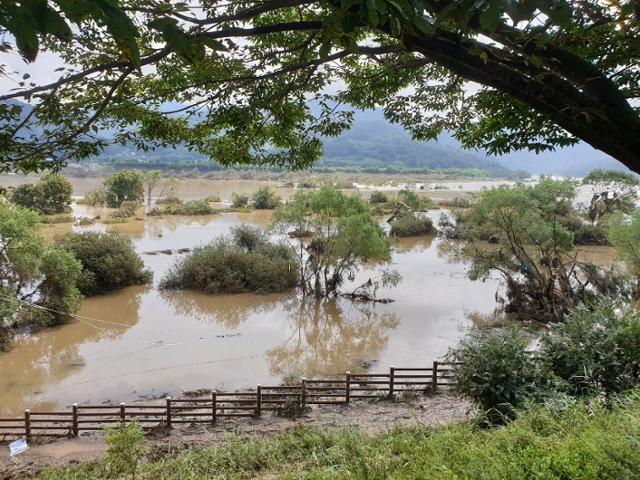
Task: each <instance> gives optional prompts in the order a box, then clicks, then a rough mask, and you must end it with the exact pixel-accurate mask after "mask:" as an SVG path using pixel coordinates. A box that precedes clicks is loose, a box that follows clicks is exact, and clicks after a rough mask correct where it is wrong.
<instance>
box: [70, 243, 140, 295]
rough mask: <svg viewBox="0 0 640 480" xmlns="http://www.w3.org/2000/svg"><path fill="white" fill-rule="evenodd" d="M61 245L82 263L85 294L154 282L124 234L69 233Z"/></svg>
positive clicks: (80, 281)
mask: <svg viewBox="0 0 640 480" xmlns="http://www.w3.org/2000/svg"><path fill="white" fill-rule="evenodd" d="M58 244H59V246H60V247H62V248H63V249H65V250H67V251H69V252H71V253H72V254H73V255H74V256H75V257H76V258H77V259H78V260H80V262H81V263H82V275H81V276H80V279H79V280H78V288H79V289H80V291H81V292H82V293H83V294H84V295H95V294H97V293H105V292H110V291H112V290H116V289H118V288H123V287H127V286H129V285H139V284H143V283H147V282H149V281H151V277H152V274H151V272H150V271H148V270H145V268H144V262H143V261H142V259H141V258H140V256H139V255H138V254H137V253H136V251H135V250H134V248H133V243H132V242H131V240H130V239H129V238H128V237H126V236H125V235H122V234H120V233H98V232H80V233H69V234H67V235H65V236H64V237H62V238H60V239H58Z"/></svg>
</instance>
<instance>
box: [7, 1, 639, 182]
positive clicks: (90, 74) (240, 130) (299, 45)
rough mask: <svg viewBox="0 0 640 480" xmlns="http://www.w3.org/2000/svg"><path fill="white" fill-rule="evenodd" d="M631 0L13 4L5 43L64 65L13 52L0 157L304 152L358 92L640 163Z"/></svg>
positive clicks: (433, 123)
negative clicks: (114, 148) (178, 150)
mask: <svg viewBox="0 0 640 480" xmlns="http://www.w3.org/2000/svg"><path fill="white" fill-rule="evenodd" d="M637 10H638V9H637V8H634V2H632V1H631V0H623V1H620V2H610V3H605V2H600V1H598V0H586V1H583V2H570V1H568V0H529V1H516V2H504V1H502V0H460V1H455V2H454V1H451V0H436V1H430V2H426V1H423V0H316V1H311V0H303V1H294V0H267V1H263V0H259V1H258V0H255V1H254V0H246V1H235V2H210V1H206V0H196V1H194V2H189V3H185V2H181V1H175V0H165V1H162V2H146V1H141V0H122V1H120V2H115V1H113V2H112V1H104V0H87V1H84V2H72V1H67V0H38V1H37V2H19V3H18V2H11V1H9V2H3V3H2V6H1V7H0V25H1V28H2V29H4V30H5V31H8V32H9V33H11V34H12V35H13V38H11V37H8V38H9V40H8V41H6V42H5V43H3V44H2V50H3V52H5V53H4V54H5V55H11V54H15V53H13V52H19V53H20V54H21V55H22V56H23V58H24V59H25V60H27V61H34V60H35V61H38V60H37V55H38V53H39V52H47V53H52V54H54V55H57V56H59V57H60V58H61V59H62V62H63V63H64V66H62V67H60V68H59V69H58V70H59V72H60V73H59V75H60V77H59V78H58V79H57V80H55V81H47V80H44V79H36V78H30V77H29V74H24V75H23V74H22V72H19V73H18V74H13V73H12V72H10V71H9V70H8V68H7V67H6V66H5V67H3V73H4V74H6V75H8V76H10V77H11V78H13V79H14V80H15V81H16V82H17V85H18V87H17V89H16V90H14V91H11V92H9V93H6V94H3V95H0V101H5V102H6V103H2V104H0V139H1V141H0V154H1V156H0V158H1V159H2V160H1V161H0V168H1V169H3V170H11V169H13V170H22V171H32V170H40V169H43V168H56V167H58V166H60V165H61V164H64V163H65V162H66V161H68V160H70V159H82V158H86V157H88V156H91V155H95V154H97V153H99V152H100V150H101V149H102V148H103V147H104V146H105V145H107V144H108V143H110V142H112V141H115V142H119V143H123V144H125V143H128V144H132V145H134V146H136V147H139V148H141V149H143V150H144V149H149V148H154V147H156V146H165V145H174V144H184V145H186V146H187V147H188V148H189V149H191V150H194V151H198V152H200V153H203V154H205V155H208V156H210V157H211V158H213V159H215V160H217V161H219V162H221V163H222V164H225V165H234V164H236V165H237V164H253V165H277V166H286V167H292V168H303V167H307V166H309V165H311V164H312V163H313V162H314V161H315V160H316V159H317V158H318V157H319V156H320V155H321V154H322V143H321V140H322V138H323V137H327V136H334V135H337V134H338V133H339V132H340V131H342V130H344V129H345V128H348V127H349V125H350V122H351V120H352V115H351V112H350V111H349V107H348V105H351V106H353V107H355V108H365V109H366V108H374V107H381V108H382V109H383V110H384V113H385V116H386V117H387V118H388V119H390V120H391V121H393V122H397V123H399V124H401V125H403V126H404V127H405V128H407V129H408V130H409V131H410V132H411V133H412V135H413V136H414V137H415V138H416V139H429V138H435V137H436V136H437V135H438V133H440V132H441V131H442V130H451V131H454V132H455V135H456V137H457V138H458V139H459V140H460V141H461V142H462V143H463V145H464V146H466V147H469V148H474V147H482V148H486V149H488V150H489V151H490V152H492V153H503V152H507V151H510V150H518V149H530V150H534V151H543V150H548V149H553V148H555V147H557V146H564V145H570V144H573V143H575V142H576V141H578V140H579V139H581V140H584V141H586V142H588V143H590V144H591V145H592V146H594V147H595V148H599V149H601V150H603V151H604V152H606V153H608V154H610V155H612V156H613V157H615V158H617V159H618V160H620V161H622V162H623V163H625V164H626V165H627V166H628V167H630V168H631V169H634V170H636V171H640V153H639V152H640V117H639V116H638V106H637V105H638V102H637V99H638V96H639V94H640V90H639V89H638V83H639V82H638V81H639V80H640V69H639V67H638V64H639V62H638V60H639V59H640V45H639V44H638V38H640V35H639V33H640V24H639V22H638V15H637V13H638V12H637ZM48 73H55V72H48ZM470 82H474V83H475V84H477V85H480V87H479V88H470ZM23 102H26V103H29V105H26V104H25V103H23ZM107 129H108V131H109V135H104V134H103V132H105V131H106V130H107Z"/></svg>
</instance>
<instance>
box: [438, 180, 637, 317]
mask: <svg viewBox="0 0 640 480" xmlns="http://www.w3.org/2000/svg"><path fill="white" fill-rule="evenodd" d="M574 197H575V186H574V184H573V183H572V182H570V181H556V180H551V179H542V180H541V181H540V182H539V183H538V184H536V185H534V186H525V185H520V186H517V187H515V188H506V187H501V188H496V189H492V190H487V191H484V192H481V193H480V194H479V195H478V198H477V201H476V203H475V204H474V205H473V206H472V207H471V208H470V209H469V211H468V212H466V213H463V214H459V216H458V219H457V223H456V225H455V226H453V225H446V223H445V224H442V225H441V226H442V230H443V233H444V235H448V236H451V237H456V238H463V239H467V240H472V241H473V242H472V243H471V244H465V243H460V242H453V243H450V244H449V245H448V247H451V253H452V254H453V255H454V256H456V257H457V258H459V259H462V260H467V261H470V262H471V265H470V271H469V276H470V278H472V279H474V280H484V279H486V278H488V277H489V276H490V275H494V274H497V275H499V276H500V277H501V278H502V279H503V280H504V282H505V284H506V289H505V293H506V310H507V312H512V313H515V314H517V315H518V316H519V317H520V318H523V319H529V320H532V321H536V322H549V321H561V320H562V319H563V318H564V316H565V315H567V314H568V313H570V312H571V311H572V310H573V309H574V308H575V307H577V306H578V305H580V304H581V303H583V302H585V301H587V300H588V299H595V298H596V297H599V296H608V297H611V298H617V297H619V296H623V295H625V294H626V293H628V292H627V285H626V284H625V282H624V281H623V279H622V278H620V277H619V275H618V273H617V272H615V271H614V270H605V269H603V268H600V267H597V266H596V265H593V264H591V263H589V262H583V261H580V260H579V259H578V256H577V255H576V253H575V251H574V248H575V233H574V231H572V230H571V228H575V227H576V222H575V216H576V215H577V212H576V211H575V209H574V208H573V206H572V202H573V200H574ZM582 224H584V221H578V225H577V226H578V228H580V226H581V225H582ZM486 239H491V240H492V241H494V242H496V243H499V246H498V247H497V248H486V247H484V246H482V245H481V244H478V243H477V241H478V240H486Z"/></svg>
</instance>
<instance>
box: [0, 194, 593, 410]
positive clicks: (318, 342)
mask: <svg viewBox="0 0 640 480" xmlns="http://www.w3.org/2000/svg"><path fill="white" fill-rule="evenodd" d="M236 191H237V190H236ZM209 193H211V192H209ZM74 213H75V215H76V216H86V215H93V214H95V213H96V212H95V211H93V210H90V209H87V208H86V207H76V211H75V212H74ZM439 214H440V212H439V211H433V212H432V213H431V215H432V216H433V217H434V218H437V217H438V216H439ZM270 216H271V212H267V211H258V212H254V213H224V214H217V215H212V216H208V217H166V218H153V219H152V218H149V219H147V220H145V221H141V220H134V221H131V222H129V223H126V224H115V225H104V224H100V223H98V224H94V225H90V226H87V227H79V226H71V224H64V225H55V226H52V227H45V228H44V233H45V235H46V236H48V237H53V236H55V235H56V234H60V233H64V232H65V231H70V230H71V229H73V230H76V231H80V230H83V229H91V230H106V229H110V230H118V231H121V232H123V233H126V234H127V235H129V236H130V237H131V239H132V240H133V242H134V245H135V248H136V250H137V251H138V252H139V253H140V254H141V255H142V258H143V259H144V262H145V264H146V266H147V267H148V268H149V269H151V270H152V271H153V273H154V282H153V284H152V285H148V286H136V287H130V288H126V289H123V290H120V291H117V292H115V293H112V294H109V295H100V296H95V297H90V298H87V299H85V300H84V301H83V302H82V307H81V309H80V311H79V315H80V316H81V317H80V318H79V319H78V320H74V321H72V322H71V323H69V324H66V325H63V326H61V327H58V328H55V329H48V330H43V331H40V332H37V333H34V334H31V335H25V336H24V337H21V338H18V339H17V340H16V342H15V345H14V348H13V350H12V351H11V352H9V353H6V354H2V355H0V405H1V406H0V410H2V412H1V413H2V414H8V413H17V412H19V411H21V410H22V409H24V408H25V407H31V408H34V409H38V410H40V409H45V408H46V409H54V408H56V407H63V406H67V405H70V404H71V403H73V402H79V403H86V402H104V401H113V402H119V401H133V400H136V399H139V398H144V397H147V396H160V395H165V394H171V395H177V394H180V393H181V392H184V391H189V390H194V389H199V388H221V389H236V388H242V387H252V386H255V385H256V384H257V383H262V384H264V385H266V384H273V383H278V382H282V381H284V380H287V379H289V378H299V377H303V376H306V377H313V376H320V375H330V374H336V373H341V372H344V371H345V370H363V369H367V368H371V369H374V370H375V369H387V368H388V367H389V366H390V365H395V366H424V365H428V364H430V362H431V361H432V360H433V359H435V358H437V357H439V356H441V355H443V354H445V353H446V351H447V349H448V347H450V346H452V345H454V344H455V343H456V341H457V339H458V338H459V337H460V335H461V334H462V333H463V332H464V330H465V329H467V328H468V326H469V322H470V321H469V320H468V319H467V317H468V314H469V313H470V312H478V313H481V314H488V313H490V312H491V311H492V310H493V309H494V308H495V307H496V304H495V299H494V294H495V292H496V290H497V289H498V288H499V285H498V282H497V281H487V282H484V283H483V282H471V281H469V280H467V279H466V276H465V265H464V264H460V263H450V262H448V261H447V259H446V258H442V257H441V256H439V254H438V243H439V242H440V240H439V239H438V238H433V237H419V238H415V239H403V240H399V241H396V242H395V243H394V250H393V256H392V268H394V269H396V270H398V271H399V272H400V274H401V275H402V282H401V284H400V285H399V286H398V287H396V288H393V289H389V290H386V291H383V292H381V293H380V296H384V297H390V298H393V299H394V300H395V301H394V302H393V303H388V304H375V305H374V304H363V303H354V302H352V301H349V300H345V299H337V300H323V301H317V300H315V299H313V300H306V301H303V300H302V299H301V298H300V297H299V296H298V295H297V294H296V293H295V292H290V293H284V294H271V295H254V294H242V295H207V294H203V293H198V292H191V291H181V292H169V293H167V292H160V291H158V290H157V288H156V285H157V283H158V281H159V280H160V278H161V277H162V276H163V275H164V273H165V272H166V270H167V269H168V268H169V267H170V265H171V264H172V263H173V262H174V261H175V260H176V258H179V256H180V255H181V254H178V253H176V252H175V251H176V250H178V249H181V248H193V247H195V246H198V245H202V244H204V243H207V242H209V241H211V240H212V239H213V238H214V237H216V236H218V235H220V234H224V233H227V232H228V231H229V228H230V227H231V226H233V225H237V224H240V223H250V224H255V225H259V226H261V227H263V228H266V227H267V226H268V224H269V221H270ZM161 250H172V253H170V254H168V253H158V252H159V251H161ZM592 254H594V255H599V252H598V251H597V250H592ZM371 275H372V272H371V271H369V270H367V269H364V270H362V271H361V272H359V274H358V277H357V278H356V279H355V281H354V282H353V283H354V284H359V283H362V282H363V281H365V280H366V279H367V278H368V277H370V276H371ZM345 290H348V285H347V286H345Z"/></svg>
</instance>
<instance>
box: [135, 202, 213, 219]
mask: <svg viewBox="0 0 640 480" xmlns="http://www.w3.org/2000/svg"><path fill="white" fill-rule="evenodd" d="M170 200H171V201H167V202H162V204H160V203H159V204H160V205H163V206H162V207H154V208H153V209H152V210H151V211H149V212H148V213H147V215H151V216H154V215H211V214H213V213H216V210H215V209H214V208H213V207H212V206H211V205H210V204H209V200H207V199H202V200H189V201H188V202H183V201H182V200H180V199H170Z"/></svg>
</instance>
